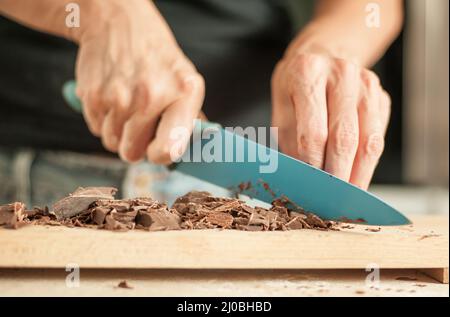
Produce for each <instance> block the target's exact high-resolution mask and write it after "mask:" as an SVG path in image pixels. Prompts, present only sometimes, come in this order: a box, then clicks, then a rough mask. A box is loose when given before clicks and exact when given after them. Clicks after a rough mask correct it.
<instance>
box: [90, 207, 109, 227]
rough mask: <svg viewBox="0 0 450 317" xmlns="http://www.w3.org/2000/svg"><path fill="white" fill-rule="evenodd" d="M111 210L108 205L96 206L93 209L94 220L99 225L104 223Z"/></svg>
mask: <svg viewBox="0 0 450 317" xmlns="http://www.w3.org/2000/svg"><path fill="white" fill-rule="evenodd" d="M110 211H111V209H110V208H108V207H95V208H94V210H93V211H92V220H93V221H94V223H96V224H97V225H99V226H100V225H102V224H103V223H104V222H105V218H106V215H108V214H109V212H110Z"/></svg>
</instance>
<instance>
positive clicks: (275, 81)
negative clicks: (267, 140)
mask: <svg viewBox="0 0 450 317" xmlns="http://www.w3.org/2000/svg"><path fill="white" fill-rule="evenodd" d="M284 67H285V65H284V64H283V63H282V62H280V63H279V64H278V65H277V67H276V69H275V71H274V75H273V77H272V82H271V85H272V126H273V127H276V128H278V132H277V133H278V135H276V136H275V137H276V140H277V143H278V145H279V148H280V150H281V151H282V152H283V153H285V154H287V155H289V156H292V157H297V158H298V151H297V131H296V120H295V110H294V105H293V104H292V101H291V98H289V93H288V91H287V89H285V88H286V83H285V82H284V81H283V78H285V77H283V76H281V74H282V73H283V72H284V71H285V70H284V69H282V68H284Z"/></svg>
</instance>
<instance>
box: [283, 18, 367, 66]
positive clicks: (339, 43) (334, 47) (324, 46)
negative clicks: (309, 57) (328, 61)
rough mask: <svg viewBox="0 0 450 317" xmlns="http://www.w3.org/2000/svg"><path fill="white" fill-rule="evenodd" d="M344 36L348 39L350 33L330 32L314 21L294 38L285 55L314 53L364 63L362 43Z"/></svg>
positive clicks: (287, 56)
mask: <svg viewBox="0 0 450 317" xmlns="http://www.w3.org/2000/svg"><path fill="white" fill-rule="evenodd" d="M343 38H344V39H348V38H349V35H348V34H347V35H346V36H345V37H343V36H342V35H341V34H336V33H333V32H330V30H329V29H328V28H326V27H324V24H323V23H321V22H320V21H318V22H316V21H312V22H310V23H309V24H308V25H307V26H306V27H305V28H304V29H303V30H302V32H300V33H299V34H298V35H297V36H296V37H295V38H294V40H293V41H292V42H291V44H290V45H289V47H288V49H287V50H286V53H285V56H284V57H285V58H289V57H291V56H293V55H301V54H313V55H322V56H326V57H330V58H340V59H345V60H347V61H351V62H354V63H356V64H358V65H364V64H365V60H364V58H363V57H362V54H361V50H360V49H359V46H360V45H361V43H360V42H358V41H349V40H344V41H343V40H342V39H343Z"/></svg>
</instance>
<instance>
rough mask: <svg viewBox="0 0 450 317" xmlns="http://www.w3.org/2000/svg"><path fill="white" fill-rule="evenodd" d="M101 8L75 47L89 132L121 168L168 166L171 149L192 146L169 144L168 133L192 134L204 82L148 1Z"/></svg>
mask: <svg viewBox="0 0 450 317" xmlns="http://www.w3.org/2000/svg"><path fill="white" fill-rule="evenodd" d="M100 3H101V4H99V5H100V7H96V8H95V10H93V11H95V12H93V17H94V19H95V20H92V19H89V20H88V21H87V22H86V23H87V24H86V25H85V27H86V29H83V30H82V32H80V36H79V39H78V42H79V45H80V49H79V53H78V57H77V66H76V77H77V81H78V88H77V95H78V97H79V98H80V99H81V101H82V102H83V109H84V111H83V113H84V117H85V120H86V122H87V125H88V127H89V129H90V131H91V132H92V133H93V134H94V135H96V136H98V137H101V140H102V143H103V145H104V146H105V148H106V149H108V150H109V151H111V152H116V153H119V155H120V157H121V158H122V159H123V160H125V161H129V162H135V161H138V160H141V159H142V158H144V157H145V156H147V158H148V160H149V161H151V162H154V163H158V164H169V163H170V162H171V161H172V160H173V159H174V158H173V157H171V147H172V146H173V145H174V144H178V145H179V144H180V143H182V144H184V145H185V146H186V145H187V143H188V141H189V135H188V136H186V137H185V138H186V140H181V142H180V140H179V139H178V140H173V139H172V138H171V137H170V132H171V130H172V128H178V127H181V128H184V129H187V131H190V132H192V129H193V120H194V119H195V118H196V117H197V116H198V115H199V112H200V109H201V106H202V104H203V99H204V91H205V84H204V81H203V77H202V76H201V75H200V74H199V73H198V72H197V70H196V69H195V67H194V65H193V64H192V63H191V62H190V61H189V60H188V58H187V57H186V56H185V55H184V54H183V52H182V51H181V49H180V47H179V46H178V44H177V43H176V40H175V38H174V36H173V34H172V32H171V31H170V29H169V26H168V25H167V24H166V22H165V21H164V19H163V18H162V16H161V15H160V14H159V12H158V10H157V9H156V7H155V6H154V4H153V3H152V2H151V1H148V0H130V1H123V0H109V1H107V2H106V3H105V2H100ZM85 21H86V20H85ZM81 23H82V24H83V17H82V20H81ZM81 27H82V28H83V25H81ZM182 151H183V150H182V149H181V150H180V153H182Z"/></svg>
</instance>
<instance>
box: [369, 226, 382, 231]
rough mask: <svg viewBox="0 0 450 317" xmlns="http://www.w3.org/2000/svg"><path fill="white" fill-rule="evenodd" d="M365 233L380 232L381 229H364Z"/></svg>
mask: <svg viewBox="0 0 450 317" xmlns="http://www.w3.org/2000/svg"><path fill="white" fill-rule="evenodd" d="M366 231H369V232H380V231H381V228H380V227H378V228H366Z"/></svg>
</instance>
